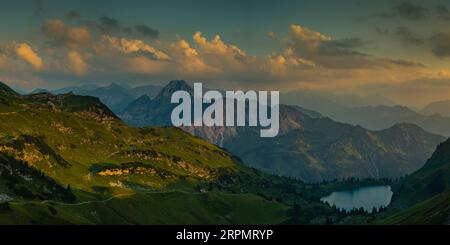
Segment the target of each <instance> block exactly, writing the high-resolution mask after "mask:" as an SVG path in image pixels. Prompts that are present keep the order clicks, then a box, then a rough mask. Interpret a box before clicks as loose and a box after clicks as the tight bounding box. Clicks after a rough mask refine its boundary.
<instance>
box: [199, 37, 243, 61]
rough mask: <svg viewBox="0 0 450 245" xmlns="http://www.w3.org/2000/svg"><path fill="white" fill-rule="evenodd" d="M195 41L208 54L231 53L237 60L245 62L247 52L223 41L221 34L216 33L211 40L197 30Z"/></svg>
mask: <svg viewBox="0 0 450 245" xmlns="http://www.w3.org/2000/svg"><path fill="white" fill-rule="evenodd" d="M193 39H194V42H195V43H196V44H197V45H199V47H200V49H201V50H202V51H203V52H205V53H206V54H220V55H229V56H231V57H233V58H234V59H236V60H239V61H242V62H244V61H245V59H246V57H247V54H246V53H245V52H244V51H242V50H241V49H240V48H238V47H237V46H236V45H228V44H226V43H224V42H223V41H222V39H221V38H220V36H219V35H215V36H214V38H213V39H212V40H211V41H208V40H207V39H206V38H205V37H203V36H202V33H201V32H196V33H195V34H194V36H193Z"/></svg>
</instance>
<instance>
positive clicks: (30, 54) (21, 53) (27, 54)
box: [14, 43, 44, 71]
mask: <svg viewBox="0 0 450 245" xmlns="http://www.w3.org/2000/svg"><path fill="white" fill-rule="evenodd" d="M14 51H15V53H16V55H17V57H19V58H20V59H22V60H23V61H25V62H27V63H28V64H30V65H31V66H33V68H34V69H35V70H38V71H39V70H42V69H43V68H44V62H43V61H42V58H41V57H39V55H38V54H37V53H36V52H35V51H34V50H33V49H32V48H31V47H30V45H28V44H26V43H20V44H15V45H14Z"/></svg>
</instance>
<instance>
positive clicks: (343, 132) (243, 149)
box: [121, 81, 444, 182]
mask: <svg viewBox="0 0 450 245" xmlns="http://www.w3.org/2000/svg"><path fill="white" fill-rule="evenodd" d="M176 90H187V91H189V92H192V88H191V87H190V86H189V85H188V84H187V83H186V82H184V81H172V82H170V83H169V85H168V86H167V87H165V88H164V89H163V90H162V92H161V93H160V94H159V95H158V96H156V97H155V99H154V100H151V99H149V98H140V99H138V100H137V101H135V102H134V103H132V104H131V105H130V106H129V107H127V108H126V109H125V110H124V114H122V115H121V117H122V118H123V119H124V120H125V121H126V122H128V123H130V124H132V125H135V126H146V125H171V122H170V113H171V111H172V109H173V108H174V107H175V106H176V105H174V104H170V96H171V94H172V92H174V91H176ZM183 130H185V131H188V132H190V133H192V134H194V135H196V136H199V137H201V138H203V139H206V140H208V141H210V142H212V143H214V144H216V145H219V146H222V147H224V148H226V149H227V150H229V151H230V152H232V153H233V154H235V155H237V156H239V157H240V158H241V159H243V161H244V162H245V163H246V164H248V165H250V166H252V167H255V168H258V169H261V170H264V171H266V172H269V173H274V174H278V175H283V176H289V177H294V178H299V179H302V180H304V181H308V182H316V181H322V180H332V179H341V178H348V177H360V178H364V177H372V178H384V177H388V178H396V177H401V176H404V175H405V174H409V173H411V172H413V171H415V170H417V169H419V168H420V167H421V166H422V165H423V163H424V162H425V160H426V159H427V158H428V157H429V156H430V155H431V153H432V152H433V150H434V148H435V146H436V145H437V144H439V143H440V142H441V141H443V140H444V138H443V137H441V136H438V135H434V134H431V133H428V132H425V131H424V130H422V129H421V128H419V127H417V126H415V125H411V124H396V125H394V126H392V127H390V128H388V129H385V130H381V131H370V130H366V129H364V128H362V127H359V126H352V125H349V124H345V123H338V122H335V121H333V120H331V119H329V118H325V117H323V116H322V115H321V114H319V113H316V112H314V111H311V110H306V109H303V108H301V107H297V106H286V105H281V106H280V132H279V135H278V136H277V137H274V138H260V137H259V130H260V128H250V127H183Z"/></svg>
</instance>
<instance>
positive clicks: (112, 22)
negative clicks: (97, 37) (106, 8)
mask: <svg viewBox="0 0 450 245" xmlns="http://www.w3.org/2000/svg"><path fill="white" fill-rule="evenodd" d="M97 25H98V26H97V27H98V28H99V30H100V31H101V32H102V33H104V34H113V33H116V32H118V31H123V28H122V24H121V23H120V22H119V21H118V20H117V19H115V18H111V17H108V16H103V17H100V18H99V19H98V21H97Z"/></svg>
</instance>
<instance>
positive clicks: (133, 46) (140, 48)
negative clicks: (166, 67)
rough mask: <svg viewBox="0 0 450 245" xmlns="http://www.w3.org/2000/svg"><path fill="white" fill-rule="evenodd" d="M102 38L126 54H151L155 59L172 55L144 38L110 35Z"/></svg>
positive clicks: (167, 58) (164, 58)
mask: <svg viewBox="0 0 450 245" xmlns="http://www.w3.org/2000/svg"><path fill="white" fill-rule="evenodd" d="M101 40H102V42H103V43H105V44H107V45H109V46H110V47H112V48H114V49H116V50H118V51H120V52H122V53H124V54H131V53H134V54H139V53H141V54H146V55H150V57H151V58H152V59H155V60H169V59H170V57H169V55H167V54H166V53H164V52H163V51H160V50H157V49H156V48H154V47H152V46H150V45H148V44H146V43H144V42H143V41H142V40H137V39H126V38H116V37H112V36H108V35H102V37H101Z"/></svg>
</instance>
